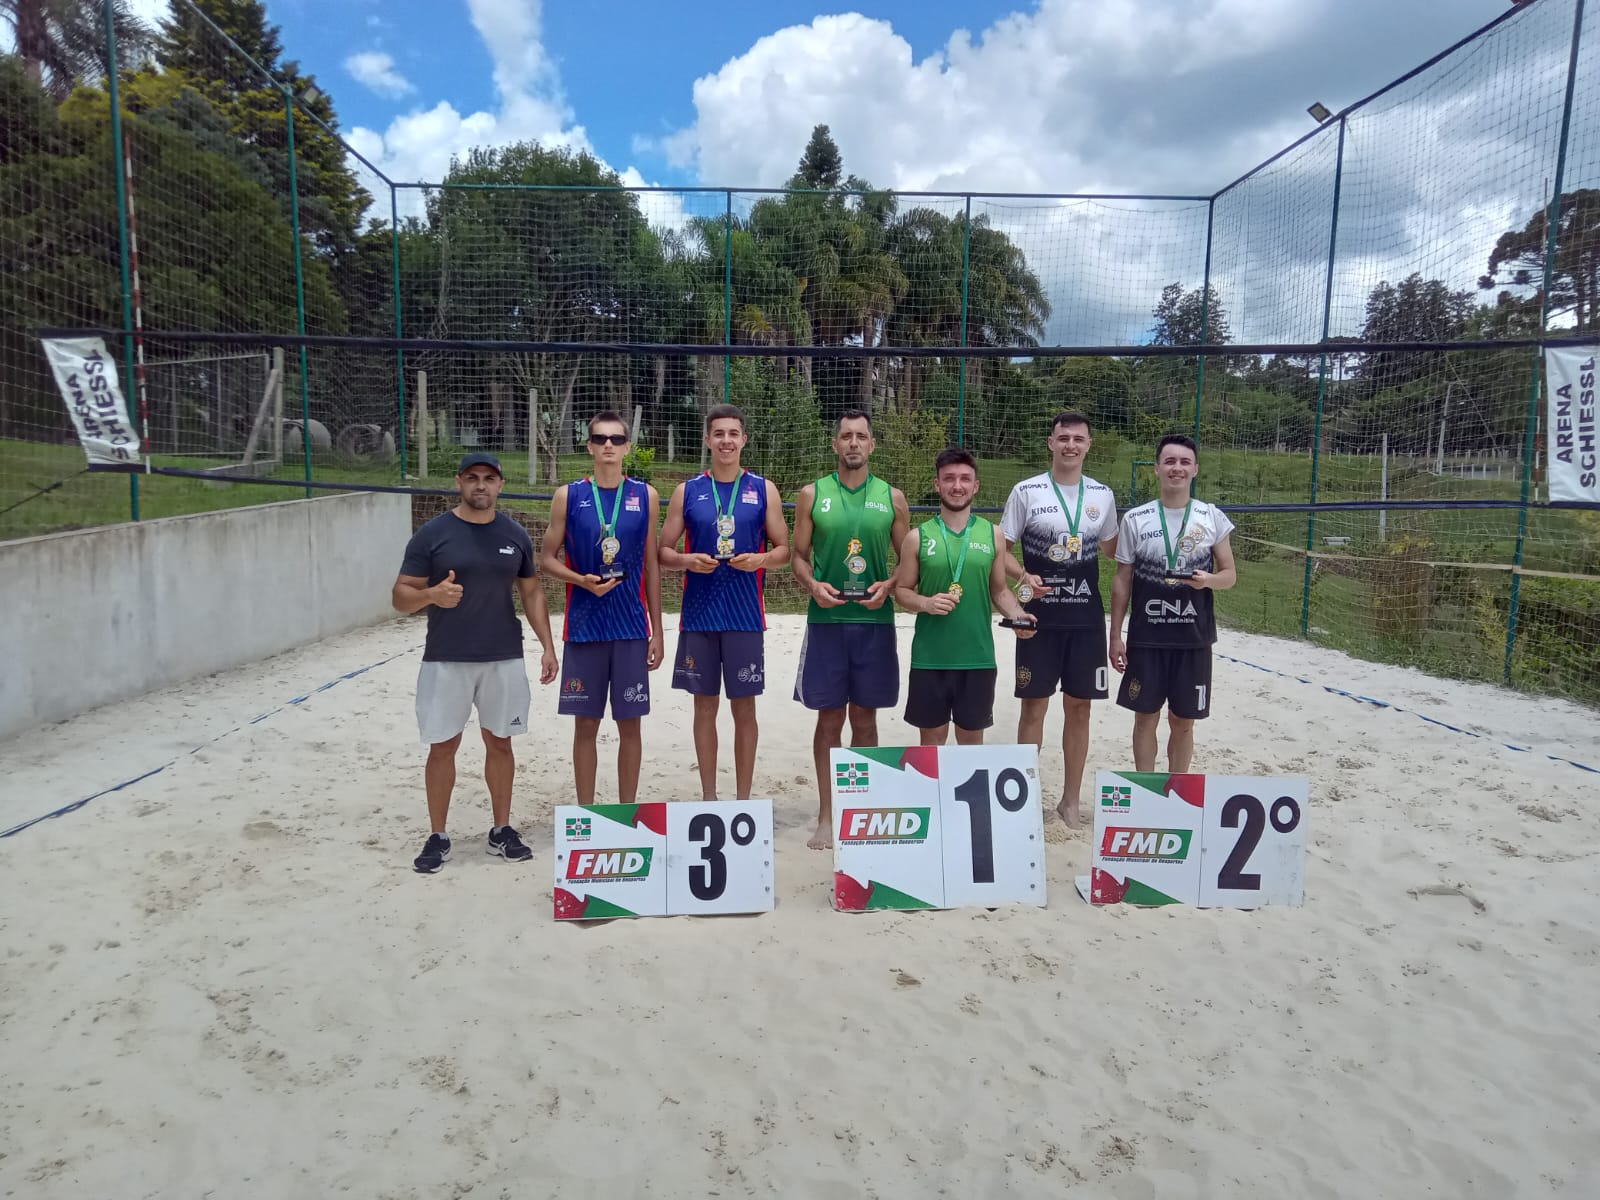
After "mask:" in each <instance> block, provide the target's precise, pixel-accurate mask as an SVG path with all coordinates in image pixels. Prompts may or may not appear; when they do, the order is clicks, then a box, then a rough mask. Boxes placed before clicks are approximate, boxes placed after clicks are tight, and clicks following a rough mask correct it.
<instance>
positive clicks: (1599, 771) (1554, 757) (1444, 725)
mask: <svg viewBox="0 0 1600 1200" xmlns="http://www.w3.org/2000/svg"><path fill="white" fill-rule="evenodd" d="M1217 657H1218V658H1220V659H1221V660H1222V661H1223V662H1231V663H1235V664H1237V665H1238V666H1241V667H1249V668H1250V669H1251V670H1252V671H1261V672H1264V673H1265V674H1268V675H1276V676H1277V677H1278V678H1279V679H1293V680H1294V681H1295V682H1296V683H1309V684H1310V685H1311V686H1312V687H1319V688H1321V689H1322V690H1323V691H1325V692H1327V693H1329V694H1330V695H1334V696H1343V697H1344V698H1345V699H1346V700H1354V701H1355V702H1356V703H1357V704H1367V705H1371V706H1372V707H1373V708H1386V709H1388V710H1389V711H1390V712H1397V713H1409V714H1410V715H1411V716H1413V717H1415V718H1417V720H1419V721H1426V722H1427V723H1428V724H1429V725H1437V726H1438V727H1439V728H1440V729H1448V730H1449V731H1450V732H1451V733H1462V734H1465V735H1466V736H1467V737H1473V738H1481V739H1483V740H1484V741H1488V742H1494V743H1495V744H1496V745H1499V746H1504V747H1505V748H1506V749H1507V750H1515V751H1516V752H1517V753H1518V754H1538V755H1539V756H1540V757H1542V758H1547V759H1549V760H1550V761H1551V762H1558V763H1565V764H1566V765H1567V766H1569V767H1577V768H1578V770H1580V771H1588V772H1590V773H1591V774H1594V775H1600V767H1591V766H1589V765H1588V764H1587V763H1581V762H1576V761H1574V760H1573V759H1570V758H1562V757H1561V756H1560V755H1559V754H1545V753H1543V752H1542V751H1540V750H1535V749H1534V748H1533V747H1532V746H1517V745H1513V744H1512V743H1511V742H1495V739H1494V738H1492V737H1490V736H1489V735H1488V734H1483V733H1479V732H1478V731H1477V730H1475V729H1463V728H1461V726H1459V725H1452V724H1450V723H1449V722H1448V721H1441V720H1439V718H1437V717H1430V716H1428V715H1427V714H1425V713H1419V712H1417V711H1416V710H1414V709H1409V708H1401V707H1400V706H1399V705H1398V704H1392V703H1390V702H1389V701H1387V700H1378V699H1376V698H1375V697H1372V696H1363V695H1361V694H1360V693H1359V692H1350V691H1346V690H1345V689H1344V688H1338V687H1334V686H1333V685H1332V684H1330V683H1318V682H1317V681H1316V680H1315V679H1307V678H1306V677H1305V676H1304V675H1290V674H1289V673H1288V672H1286V671H1278V670H1274V669H1273V668H1272V667H1263V666H1262V665H1261V664H1260V663H1253V662H1246V661H1245V660H1244V659H1242V658H1232V657H1230V656H1229V655H1226V654H1219V655H1217Z"/></svg>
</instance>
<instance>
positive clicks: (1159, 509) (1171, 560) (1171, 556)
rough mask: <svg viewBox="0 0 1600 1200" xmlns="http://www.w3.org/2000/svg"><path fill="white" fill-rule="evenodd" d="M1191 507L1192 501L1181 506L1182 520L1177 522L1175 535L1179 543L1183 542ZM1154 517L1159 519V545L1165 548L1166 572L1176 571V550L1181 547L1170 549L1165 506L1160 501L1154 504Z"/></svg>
mask: <svg viewBox="0 0 1600 1200" xmlns="http://www.w3.org/2000/svg"><path fill="white" fill-rule="evenodd" d="M1193 507H1194V501H1193V500H1191V501H1189V503H1187V504H1185V505H1184V506H1183V520H1181V521H1179V522H1178V534H1177V537H1178V541H1179V542H1180V543H1181V542H1182V540H1183V530H1184V527H1185V526H1187V525H1188V524H1189V510H1190V509H1191V508H1193ZM1156 515H1157V516H1158V517H1160V518H1161V543H1162V545H1164V546H1166V548H1167V570H1169V571H1176V570H1177V569H1178V550H1181V549H1183V546H1182V545H1181V544H1180V545H1179V547H1178V550H1174V549H1173V548H1172V539H1171V538H1169V537H1168V536H1167V506H1166V505H1165V504H1162V503H1161V502H1160V501H1157V502H1156Z"/></svg>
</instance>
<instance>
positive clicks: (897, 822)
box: [839, 808, 931, 844]
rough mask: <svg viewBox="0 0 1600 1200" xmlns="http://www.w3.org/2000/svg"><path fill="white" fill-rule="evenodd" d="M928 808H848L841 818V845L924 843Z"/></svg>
mask: <svg viewBox="0 0 1600 1200" xmlns="http://www.w3.org/2000/svg"><path fill="white" fill-rule="evenodd" d="M930 811H931V810H930V809H926V808H847V809H845V810H844V812H843V813H842V814H841V815H840V817H839V840H840V841H841V842H877V843H879V844H883V843H900V842H923V841H926V840H927V837H928V813H929V812H930Z"/></svg>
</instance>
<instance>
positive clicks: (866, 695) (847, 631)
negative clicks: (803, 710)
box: [794, 621, 900, 710]
mask: <svg viewBox="0 0 1600 1200" xmlns="http://www.w3.org/2000/svg"><path fill="white" fill-rule="evenodd" d="M794 698H795V699H796V700H798V701H800V703H801V704H804V705H805V706H806V707H807V708H810V709H819V710H820V709H828V708H843V707H844V706H845V705H846V704H854V705H855V706H856V707H858V708H893V707H894V706H895V705H896V704H897V703H899V701H900V651H899V648H898V647H897V646H896V645H895V640H894V626H893V625H891V624H889V623H888V622H884V623H882V624H868V623H866V622H863V621H855V622H849V623H846V622H840V623H839V624H837V625H826V624H822V625H819V624H807V625H806V640H805V641H804V642H802V643H801V645H800V670H799V672H798V673H797V674H796V676H795V681H794Z"/></svg>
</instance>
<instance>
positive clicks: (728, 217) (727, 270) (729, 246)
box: [722, 188, 733, 404]
mask: <svg viewBox="0 0 1600 1200" xmlns="http://www.w3.org/2000/svg"><path fill="white" fill-rule="evenodd" d="M723 194H724V196H725V197H726V198H727V206H726V207H725V208H724V209H723V213H722V344H723V345H724V346H731V345H733V190H732V189H731V188H730V189H728V191H726V192H725V193H723ZM722 402H723V403H724V404H732V403H733V359H732V358H730V357H729V356H728V355H726V354H724V355H723V356H722Z"/></svg>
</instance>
